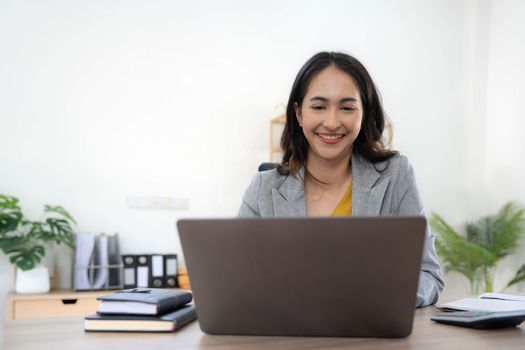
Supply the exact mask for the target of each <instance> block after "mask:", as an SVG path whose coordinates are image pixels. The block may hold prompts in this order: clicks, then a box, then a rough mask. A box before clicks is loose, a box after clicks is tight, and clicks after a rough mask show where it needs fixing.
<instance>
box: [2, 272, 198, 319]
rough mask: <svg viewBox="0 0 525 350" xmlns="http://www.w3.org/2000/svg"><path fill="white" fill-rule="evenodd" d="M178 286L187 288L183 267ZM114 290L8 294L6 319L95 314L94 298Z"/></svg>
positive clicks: (96, 307)
mask: <svg viewBox="0 0 525 350" xmlns="http://www.w3.org/2000/svg"><path fill="white" fill-rule="evenodd" d="M178 282H179V286H180V288H182V289H188V290H189V289H190V280H189V277H188V272H187V271H186V269H180V270H179V276H178ZM113 292H114V290H99V291H90V292H75V291H72V290H54V291H51V292H49V293H43V294H17V293H10V294H9V295H8V296H7V320H23V319H31V318H46V317H74V316H87V315H89V314H94V313H95V312H97V309H98V303H99V302H98V300H97V298H98V297H100V296H102V295H107V294H111V293H113Z"/></svg>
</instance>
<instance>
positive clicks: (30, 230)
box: [0, 194, 76, 289]
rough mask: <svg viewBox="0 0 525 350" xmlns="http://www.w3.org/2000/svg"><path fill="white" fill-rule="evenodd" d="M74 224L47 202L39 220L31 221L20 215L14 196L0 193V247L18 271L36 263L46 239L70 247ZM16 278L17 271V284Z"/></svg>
mask: <svg viewBox="0 0 525 350" xmlns="http://www.w3.org/2000/svg"><path fill="white" fill-rule="evenodd" d="M75 224H76V222H75V220H74V219H73V217H72V216H71V215H70V214H69V213H68V212H67V211H66V210H65V209H64V208H62V207H61V206H51V205H45V206H44V215H43V218H42V220H40V221H31V220H29V219H27V218H26V217H24V215H23V213H22V209H21V208H20V206H19V204H18V199H17V198H15V197H11V196H7V195H3V194H0V249H1V250H2V251H3V252H4V253H5V254H6V255H7V256H8V257H9V260H10V261H11V263H12V264H13V265H15V266H16V267H18V268H19V269H20V270H21V272H22V273H23V272H24V271H31V270H33V269H35V267H37V266H38V265H39V264H40V262H41V260H42V258H43V257H44V256H45V254H46V250H45V244H46V243H47V242H50V243H52V242H54V243H56V244H62V243H63V244H66V245H67V246H69V247H71V248H74V247H75V242H74V236H73V228H72V225H75ZM46 273H47V269H46ZM18 278H19V274H17V286H18ZM48 283H49V281H48ZM48 289H49V288H48Z"/></svg>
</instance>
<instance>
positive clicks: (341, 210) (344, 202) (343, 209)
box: [332, 182, 352, 216]
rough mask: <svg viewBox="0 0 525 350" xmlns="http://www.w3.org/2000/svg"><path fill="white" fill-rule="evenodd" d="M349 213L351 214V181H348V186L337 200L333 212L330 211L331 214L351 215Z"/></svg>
mask: <svg viewBox="0 0 525 350" xmlns="http://www.w3.org/2000/svg"><path fill="white" fill-rule="evenodd" d="M351 215H352V182H350V186H348V189H347V190H346V192H345V194H344V195H343V198H341V200H340V201H339V204H337V207H335V209H334V212H333V213H332V216H351Z"/></svg>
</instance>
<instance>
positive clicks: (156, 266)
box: [149, 254, 165, 288]
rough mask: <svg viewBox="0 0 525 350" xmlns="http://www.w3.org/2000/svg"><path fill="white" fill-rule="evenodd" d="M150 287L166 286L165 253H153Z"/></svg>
mask: <svg viewBox="0 0 525 350" xmlns="http://www.w3.org/2000/svg"><path fill="white" fill-rule="evenodd" d="M149 287H151V288H162V287H165V286H164V256H163V255H158V254H156V255H152V256H151V274H150V281H149Z"/></svg>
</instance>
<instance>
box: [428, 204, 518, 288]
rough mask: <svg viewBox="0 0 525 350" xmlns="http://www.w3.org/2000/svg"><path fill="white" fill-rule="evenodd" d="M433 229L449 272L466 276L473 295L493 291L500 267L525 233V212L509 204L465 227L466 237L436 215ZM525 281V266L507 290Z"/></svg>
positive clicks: (438, 250)
mask: <svg viewBox="0 0 525 350" xmlns="http://www.w3.org/2000/svg"><path fill="white" fill-rule="evenodd" d="M430 225H431V226H432V228H433V230H434V232H435V233H436V250H437V252H438V254H439V256H440V257H441V260H442V261H443V265H444V268H445V271H447V272H448V271H456V272H458V273H460V274H462V275H464V276H465V277H466V278H467V279H468V281H469V284H470V292H471V293H472V294H477V293H479V291H480V289H481V287H483V289H484V291H485V292H492V291H493V288H494V286H493V281H494V273H495V268H496V265H497V263H498V262H499V261H500V260H501V259H503V258H504V257H505V256H507V255H509V254H511V253H513V252H514V250H515V249H516V248H517V247H518V246H519V242H520V239H521V238H522V236H523V233H524V232H525V208H523V207H521V206H519V205H517V204H516V203H513V202H509V203H507V204H505V205H504V206H503V207H502V208H501V209H500V211H499V212H498V213H497V214H495V215H488V216H484V217H482V218H480V219H478V220H476V221H474V222H471V223H467V224H466V225H465V235H460V234H459V233H457V232H456V231H455V230H454V229H453V228H452V227H451V226H450V225H449V224H447V223H446V222H445V220H444V219H443V218H442V217H441V216H439V215H437V214H435V213H434V214H432V217H431V219H430ZM523 280H525V265H524V266H522V267H521V268H520V269H519V270H518V272H517V273H516V276H514V278H513V279H512V280H511V281H510V282H509V283H508V284H507V286H506V287H505V288H508V287H510V286H511V285H514V284H516V283H519V282H521V281H523Z"/></svg>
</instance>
